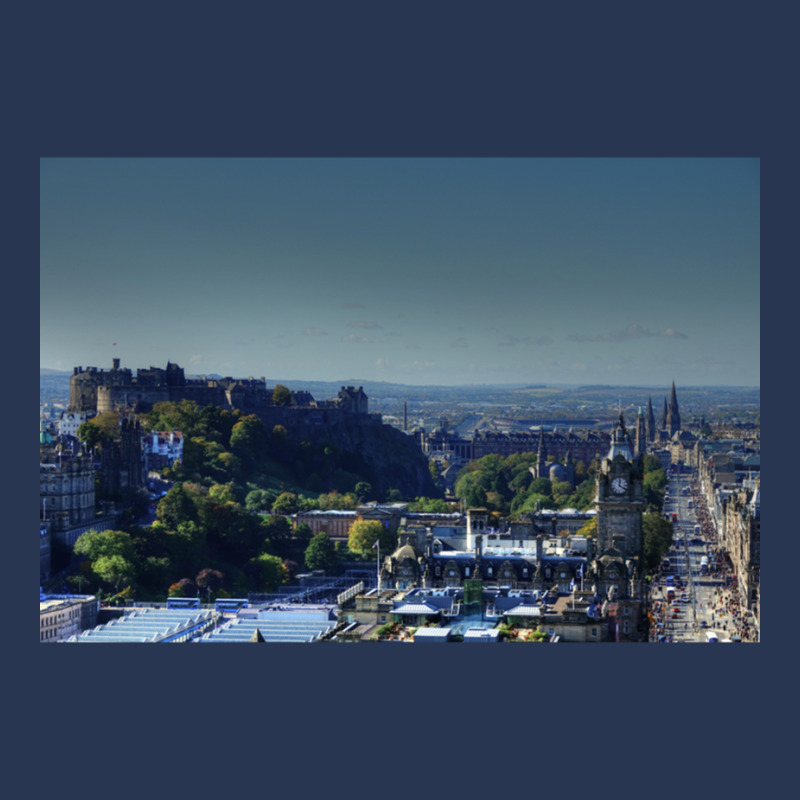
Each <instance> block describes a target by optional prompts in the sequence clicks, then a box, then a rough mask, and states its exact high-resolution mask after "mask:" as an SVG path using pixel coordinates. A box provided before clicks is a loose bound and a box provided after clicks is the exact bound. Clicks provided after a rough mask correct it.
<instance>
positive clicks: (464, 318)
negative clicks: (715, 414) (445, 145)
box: [40, 159, 760, 386]
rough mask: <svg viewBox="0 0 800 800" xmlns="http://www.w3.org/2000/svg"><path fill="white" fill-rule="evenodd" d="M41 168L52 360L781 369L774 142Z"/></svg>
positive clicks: (224, 366)
mask: <svg viewBox="0 0 800 800" xmlns="http://www.w3.org/2000/svg"><path fill="white" fill-rule="evenodd" d="M40 165H41V187H40V188H41V194H40V197H41V200H40V202H41V227H40V237H41V238H40V243H41V248H40V255H41V261H40V367H42V368H51V369H61V370H71V369H72V367H73V366H77V365H83V366H89V365H92V366H101V367H106V366H109V365H110V363H111V359H112V358H113V357H119V358H120V360H121V362H122V364H123V365H125V366H129V367H133V368H136V367H146V366H150V365H153V366H164V365H165V363H166V362H167V361H168V360H169V361H173V362H177V363H179V364H180V365H181V366H183V367H184V368H185V369H186V372H187V373H191V374H211V373H219V374H223V375H232V376H234V377H247V376H250V375H252V376H255V377H261V376H266V377H268V378H282V379H286V380H297V381H310V380H318V381H334V382H336V381H345V380H358V379H360V380H365V381H387V382H392V383H404V384H408V385H437V384H438V385H463V384H492V383H562V384H586V383H601V384H611V385H613V384H616V385H665V386H669V385H671V383H672V382H673V381H675V382H676V383H677V384H678V385H696V386H701V385H709V386H714V385H730V386H758V385H760V372H759V371H760V356H759V347H760V331H759V329H760V263H759V239H760V233H759V225H760V219H759V162H758V160H757V159H43V160H42V161H41V162H40ZM84 310H85V311H86V312H87V313H81V312H82V311H84Z"/></svg>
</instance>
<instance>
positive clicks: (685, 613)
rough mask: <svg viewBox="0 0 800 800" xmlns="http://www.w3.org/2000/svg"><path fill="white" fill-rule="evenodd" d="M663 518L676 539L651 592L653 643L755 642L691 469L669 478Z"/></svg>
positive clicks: (727, 561) (730, 571)
mask: <svg viewBox="0 0 800 800" xmlns="http://www.w3.org/2000/svg"><path fill="white" fill-rule="evenodd" d="M664 514H665V515H666V516H667V518H668V519H671V520H673V524H674V536H673V541H672V547H671V548H670V550H669V552H668V553H667V554H666V557H665V559H664V562H663V563H662V566H661V568H660V569H659V570H658V572H657V574H656V576H655V578H654V581H653V584H652V586H651V614H652V620H653V624H652V626H651V632H650V640H651V641H655V642H667V643H670V642H713V641H716V642H737V641H756V640H757V637H756V633H755V631H754V630H753V626H752V623H751V622H750V620H749V619H748V617H747V615H746V614H745V613H744V612H743V610H742V609H741V607H740V605H739V602H738V593H737V591H736V585H735V577H734V576H733V574H732V569H731V564H730V561H729V559H727V558H726V557H725V556H724V555H722V554H720V553H719V552H718V550H717V549H716V547H715V542H714V529H713V526H712V524H711V522H710V518H709V516H708V514H707V512H706V509H705V505H704V501H703V498H702V496H701V495H700V494H699V491H698V489H697V485H696V475H695V473H694V471H692V470H690V469H689V468H688V467H683V471H681V472H679V471H678V470H677V468H676V469H675V470H673V471H672V472H670V482H669V486H668V494H667V497H666V498H665V501H664Z"/></svg>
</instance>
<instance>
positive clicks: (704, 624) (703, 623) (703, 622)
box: [700, 619, 708, 628]
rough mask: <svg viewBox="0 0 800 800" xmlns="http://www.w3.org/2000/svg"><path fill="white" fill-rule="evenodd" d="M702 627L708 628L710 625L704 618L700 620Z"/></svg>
mask: <svg viewBox="0 0 800 800" xmlns="http://www.w3.org/2000/svg"><path fill="white" fill-rule="evenodd" d="M700 627H701V628H707V627H708V623H707V622H706V621H705V620H704V619H701V620H700Z"/></svg>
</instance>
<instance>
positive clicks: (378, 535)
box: [347, 519, 397, 554]
mask: <svg viewBox="0 0 800 800" xmlns="http://www.w3.org/2000/svg"><path fill="white" fill-rule="evenodd" d="M376 541H380V548H381V552H383V553H384V554H386V553H390V552H392V551H393V550H394V547H395V545H396V544H397V536H396V535H394V534H392V533H390V531H389V529H388V528H386V527H385V526H384V525H383V524H382V523H381V522H378V521H377V520H372V519H369V520H367V519H365V520H356V521H355V522H354V523H353V524H352V525H351V526H350V530H349V531H348V534H347V546H348V548H350V550H352V551H353V552H354V553H369V552H370V551H371V550H372V549H373V545H374V544H375V542H376Z"/></svg>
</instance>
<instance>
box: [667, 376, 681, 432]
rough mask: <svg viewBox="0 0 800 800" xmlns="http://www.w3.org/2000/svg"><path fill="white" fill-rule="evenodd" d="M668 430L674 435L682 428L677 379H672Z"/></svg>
mask: <svg viewBox="0 0 800 800" xmlns="http://www.w3.org/2000/svg"><path fill="white" fill-rule="evenodd" d="M665 427H666V429H667V432H668V433H669V436H670V437H672V436H673V435H674V434H675V433H677V432H678V431H679V430H680V429H681V415H680V413H679V412H678V395H677V393H676V392H675V381H672V392H671V393H670V396H669V409H668V411H667V424H666V426H665Z"/></svg>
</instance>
